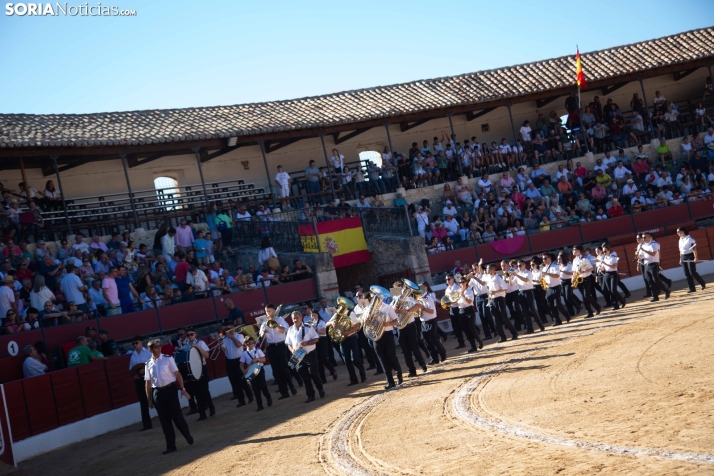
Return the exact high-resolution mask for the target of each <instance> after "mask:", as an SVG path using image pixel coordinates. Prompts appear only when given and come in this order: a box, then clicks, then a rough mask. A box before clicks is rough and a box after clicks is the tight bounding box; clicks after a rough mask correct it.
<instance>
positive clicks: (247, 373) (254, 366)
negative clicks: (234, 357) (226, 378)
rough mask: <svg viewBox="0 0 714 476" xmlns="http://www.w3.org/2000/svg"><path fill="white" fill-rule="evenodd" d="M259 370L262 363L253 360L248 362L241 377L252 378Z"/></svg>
mask: <svg viewBox="0 0 714 476" xmlns="http://www.w3.org/2000/svg"><path fill="white" fill-rule="evenodd" d="M261 370H263V364H261V363H260V362H254V363H252V364H250V367H248V370H246V371H245V375H243V378H244V379H246V380H253V379H254V378H256V377H257V376H258V375H260V371H261Z"/></svg>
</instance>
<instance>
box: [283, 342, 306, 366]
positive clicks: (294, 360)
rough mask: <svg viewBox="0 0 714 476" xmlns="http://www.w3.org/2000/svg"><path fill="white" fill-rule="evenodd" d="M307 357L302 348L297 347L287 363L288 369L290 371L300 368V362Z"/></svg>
mask: <svg viewBox="0 0 714 476" xmlns="http://www.w3.org/2000/svg"><path fill="white" fill-rule="evenodd" d="M306 355H307V351H306V350H305V348H304V347H298V349H297V350H296V351H295V353H294V354H293V356H292V357H290V361H289V362H288V367H290V368H291V369H297V368H299V367H300V362H302V359H303V358H305V356H306Z"/></svg>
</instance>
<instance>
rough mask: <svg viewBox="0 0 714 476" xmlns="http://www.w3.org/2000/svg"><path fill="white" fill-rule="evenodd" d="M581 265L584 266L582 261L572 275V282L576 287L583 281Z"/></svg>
mask: <svg viewBox="0 0 714 476" xmlns="http://www.w3.org/2000/svg"><path fill="white" fill-rule="evenodd" d="M581 266H582V263H580V264H579V265H578V267H577V269H574V270H573V276H572V278H571V281H570V282H571V284H572V286H573V287H574V288H577V287H578V286H580V284H581V283H582V282H583V277H582V276H580V267H581Z"/></svg>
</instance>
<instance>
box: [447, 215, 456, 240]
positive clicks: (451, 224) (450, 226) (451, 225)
mask: <svg viewBox="0 0 714 476" xmlns="http://www.w3.org/2000/svg"><path fill="white" fill-rule="evenodd" d="M443 226H444V229H446V233H447V234H448V235H449V236H450V237H452V238H453V237H454V236H456V234H457V233H458V232H459V223H458V222H457V221H456V220H455V219H454V217H453V215H446V217H445V219H444V224H443Z"/></svg>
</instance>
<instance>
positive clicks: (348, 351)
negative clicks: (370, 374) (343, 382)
mask: <svg viewBox="0 0 714 476" xmlns="http://www.w3.org/2000/svg"><path fill="white" fill-rule="evenodd" d="M340 346H341V347H342V358H344V359H345V366H346V367H347V373H348V374H349V375H350V382H351V383H357V374H356V373H355V367H357V370H359V376H360V378H361V379H362V380H364V379H365V378H366V376H367V374H366V373H365V371H364V364H363V363H362V352H361V351H360V350H359V338H358V337H357V333H355V334H352V335H351V336H349V337H347V338H346V339H345V340H343V341H342V343H341V344H340ZM368 352H372V350H371V349H369V350H368Z"/></svg>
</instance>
